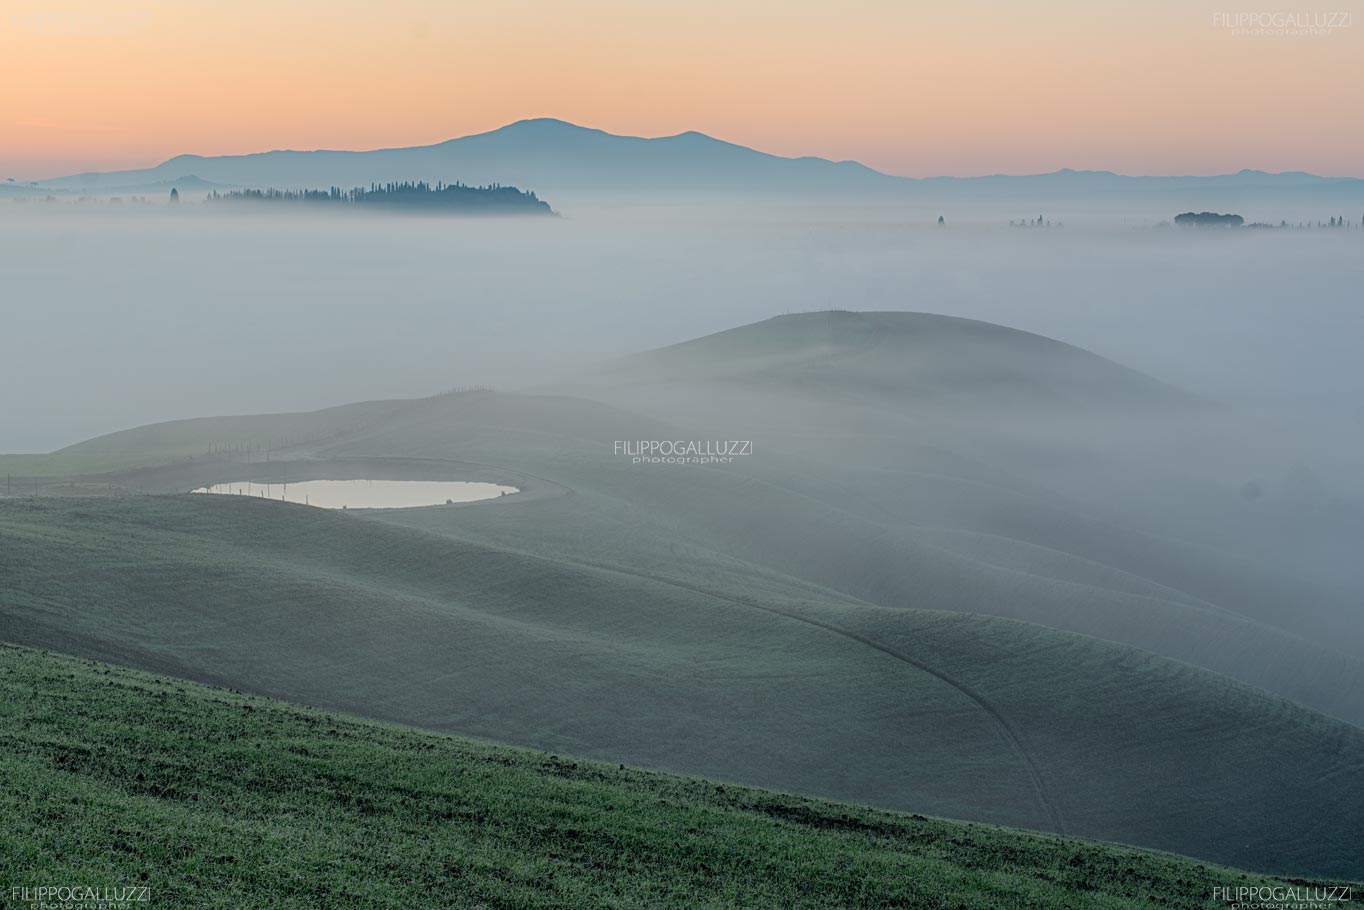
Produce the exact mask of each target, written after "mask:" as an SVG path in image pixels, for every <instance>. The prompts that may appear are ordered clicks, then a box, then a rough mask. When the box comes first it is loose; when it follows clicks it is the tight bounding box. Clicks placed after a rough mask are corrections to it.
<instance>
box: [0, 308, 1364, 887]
mask: <svg viewBox="0 0 1364 910" xmlns="http://www.w3.org/2000/svg"><path fill="white" fill-rule="evenodd" d="M643 360H644V361H645V362H646V363H650V364H653V366H652V367H651V369H656V372H655V373H654V374H653V375H652V377H651V376H650V375H649V374H648V372H647V371H645V372H643V373H639V372H637V373H634V374H630V375H629V376H627V378H626V379H625V380H622V381H621V384H619V385H616V386H611V385H610V383H609V382H608V383H606V384H604V385H600V386H599V387H598V391H599V392H600V393H601V394H602V397H603V399H604V400H603V401H590V400H586V399H583V398H576V397H566V396H562V395H526V394H522V395H507V394H495V393H488V392H474V393H461V394H452V395H444V396H437V397H433V398H428V399H421V400H414V401H392V402H376V403H370V404H361V405H356V406H353V407H349V408H340V409H332V410H330V411H324V412H317V413H316V414H311V415H277V416H263V417H243V418H224V419H213V420H204V421H181V422H177V423H174V424H166V425H160V426H153V427H146V428H141V429H138V430H131V431H128V432H126V433H122V434H115V435H114V436H111V437H105V438H103V439H100V440H93V441H91V442H90V443H88V444H84V445H81V446H78V447H74V448H73V450H71V451H69V452H67V453H63V454H60V455H57V456H54V457H55V458H58V459H63V458H77V459H97V460H104V462H105V464H106V468H105V470H106V471H110V470H112V468H111V467H108V466H109V465H113V464H116V463H120V464H122V465H123V466H124V468H125V470H122V471H120V472H118V473H104V474H99V475H95V476H93V477H69V478H63V477H57V478H53V479H52V480H51V482H50V484H49V486H48V487H46V488H44V489H46V490H47V492H49V493H51V494H54V495H51V496H47V497H43V498H32V499H28V498H15V499H9V500H5V499H0V639H8V640H10V641H16V642H20V643H25V644H31V645H35V646H42V647H50V648H54V649H59V650H65V651H69V652H72V653H77V654H81V655H84V656H89V657H95V658H100V659H107V660H111V661H115V662H119V663H124V664H127V665H131V666H137V667H140V668H144V669H150V670H153V671H157V672H166V673H171V674H175V675H179V676H185V677H190V678H194V679H198V680H202V681H208V682H215V683H221V684H225V685H230V686H233V687H235V688H240V689H245V690H249V691H253V692H257V693H260V694H266V695H272V696H277V697H283V698H287V699H290V700H294V701H299V702H303V703H307V704H312V705H315V706H320V707H326V708H336V709H341V710H345V711H348V712H354V713H360V714H365V715H367V716H371V717H375V718H379V719H384V720H390V721H396V722H402V723H408V724H412V725H416V726H421V727H424V728H428V729H435V730H442V731H448V732H459V733H468V734H473V735H478V736H485V737H489V738H492V739H496V740H499V741H504V742H511V743H517V744H521V745H529V746H535V747H539V748H545V749H550V750H555V751H561V752H565V753H569V754H576V755H583V756H587V757H594V758H600V759H607V760H616V761H627V762H630V763H635V764H639V765H644V766H649V767H653V768H657V769H666V770H677V771H684V772H687V773H696V774H701V775H703V776H713V777H720V778H726V779H730V780H735V781H741V782H745V783H749V784H754V785H762V786H773V787H777V788H780V789H787V790H793V791H799V792H804V793H808V794H816V795H819V796H823V797H829V798H836V799H845V800H850V801H856V802H864V803H869V804H874V805H880V806H883V807H888V808H898V809H907V810H912V811H920V812H925V813H930V814H935V815H944V816H952V817H960V818H969V819H973V820H978V821H986V822H993V823H1001V824H1009V825H1015V826H1020V827H1031V828H1039V829H1047V830H1052V831H1057V832H1064V833H1068V834H1077V835H1083V836H1087V837H1095V838H1100V839H1107V840H1117V841H1123V842H1129V843H1139V844H1141V845H1143V846H1150V847H1157V848H1160V849H1168V850H1172V851H1176V852H1181V853H1186V854H1190V855H1198V856H1202V857H1206V858H1209V859H1215V860H1217V861H1220V862H1226V863H1229V864H1233V865H1240V866H1243V867H1247V868H1256V869H1262V870H1267V871H1273V872H1282V873H1303V872H1313V873H1315V874H1339V875H1351V876H1359V875H1364V867H1361V862H1364V860H1361V856H1360V853H1359V850H1358V840H1359V838H1358V826H1357V823H1356V822H1355V821H1354V819H1357V818H1358V817H1359V816H1360V815H1364V805H1362V804H1361V802H1360V801H1361V800H1364V773H1362V772H1361V769H1362V768H1364V742H1361V738H1362V737H1364V730H1361V727H1360V724H1361V723H1364V662H1361V660H1360V658H1359V654H1360V653H1361V650H1360V649H1361V647H1364V640H1361V639H1359V638H1358V636H1359V635H1361V634H1364V632H1361V628H1364V627H1361V626H1360V625H1359V623H1358V621H1357V615H1358V603H1359V599H1358V597H1355V596H1354V592H1353V589H1352V588H1350V586H1349V585H1348V584H1343V583H1341V581H1342V579H1345V578H1346V577H1347V575H1348V572H1345V571H1341V572H1339V573H1337V575H1336V576H1335V577H1334V578H1331V579H1322V578H1318V577H1317V576H1316V575H1315V573H1312V572H1305V571H1301V569H1300V567H1298V566H1297V565H1296V564H1295V563H1294V560H1293V558H1292V557H1293V552H1294V548H1296V549H1297V550H1299V551H1305V550H1311V549H1312V539H1311V538H1310V537H1306V536H1305V537H1303V538H1302V539H1301V540H1296V541H1290V540H1287V539H1286V537H1293V536H1294V534H1295V533H1296V529H1298V528H1301V527H1316V528H1319V529H1320V528H1321V527H1323V526H1321V525H1320V524H1319V523H1318V524H1315V525H1314V524H1312V521H1314V520H1315V519H1313V518H1312V516H1311V515H1306V516H1304V522H1303V523H1301V524H1293V523H1287V524H1284V523H1282V522H1280V520H1279V519H1280V517H1281V516H1282V515H1283V514H1285V513H1284V512H1283V511H1282V510H1279V511H1263V510H1259V508H1258V501H1256V502H1252V501H1250V500H1247V499H1245V498H1243V497H1242V496H1241V495H1240V494H1239V493H1238V492H1237V487H1236V486H1235V484H1236V483H1237V480H1236V479H1235V478H1237V474H1236V470H1237V469H1236V467H1235V465H1234V463H1233V462H1231V461H1223V460H1215V461H1214V462H1213V463H1212V470H1211V472H1209V470H1208V465H1207V464H1200V463H1195V462H1196V459H1191V460H1189V461H1188V463H1187V464H1185V463H1182V462H1179V459H1178V458H1176V459H1175V460H1174V461H1170V460H1169V459H1170V458H1171V457H1173V456H1171V454H1170V452H1171V449H1172V448H1173V449H1181V448H1184V447H1186V445H1188V440H1189V439H1190V438H1191V437H1189V436H1188V435H1187V433H1185V432H1184V431H1186V430H1188V429H1189V427H1190V425H1191V424H1190V422H1188V421H1185V422H1183V423H1164V422H1162V421H1164V420H1165V419H1166V418H1165V416H1164V415H1165V414H1166V413H1167V411H1170V410H1173V411H1178V412H1179V413H1181V414H1184V415H1186V416H1187V413H1188V410H1189V409H1188V408H1187V406H1186V404H1187V403H1186V402H1183V401H1182V400H1179V399H1178V396H1175V400H1171V399H1170V396H1168V395H1167V394H1166V393H1165V391H1164V390H1163V387H1159V386H1158V384H1157V385H1156V386H1152V385H1151V384H1150V383H1149V382H1148V381H1147V380H1145V379H1143V378H1141V377H1137V376H1136V374H1132V373H1131V372H1130V371H1125V370H1123V369H1122V368H1119V367H1116V366H1115V365H1113V364H1111V363H1109V362H1107V361H1104V360H1102V359H1100V358H1097V357H1093V356H1091V355H1087V354H1084V353H1083V352H1079V351H1076V350H1075V349H1073V348H1069V347H1067V346H1065V345H1060V344H1058V343H1056V342H1051V341H1048V340H1046V339H1040V338H1037V337H1036V336H1030V335H1026V334H1024V333H1018V332H1011V331H1010V330H1007V329H1002V328H999V327H991V326H982V325H980V324H978V323H971V322H969V321H963V320H946V321H944V320H938V319H936V318H935V317H923V316H916V315H914V314H848V313H834V314H827V313H826V314H809V315H807V316H801V317H788V318H783V319H779V320H772V321H769V322H767V323H762V324H760V325H758V326H751V327H747V328H745V329H743V330H739V331H736V332H733V333H725V334H724V335H722V336H717V337H716V338H712V339H703V340H701V341H699V342H697V343H695V344H694V345H682V346H679V347H677V348H673V349H669V350H668V351H665V352H663V353H661V354H659V355H657V357H655V358H652V359H651V358H649V357H646V358H644V359H643ZM1029 377H1031V379H1030V378H1029ZM1034 380H1035V381H1034ZM897 383H898V385H897ZM721 386H723V388H724V392H723V393H722V392H720V391H717V389H719V388H720V387H721ZM939 393H942V394H945V395H947V397H948V399H950V402H949V401H947V399H943V398H941V397H940V395H939ZM630 395H634V396H636V398H637V399H638V403H639V407H640V408H641V412H632V411H630V410H627V409H625V408H623V407H622V406H621V400H617V399H623V398H626V397H629V396H630ZM1081 399H1083V400H1084V401H1088V402H1089V403H1090V404H1096V405H1098V407H1097V409H1084V408H1081V409H1079V410H1078V411H1076V412H1075V413H1071V411H1070V410H1069V408H1070V405H1072V404H1074V403H1075V402H1076V401H1079V400H1081ZM612 401H614V402H615V403H610V402H612ZM945 402H946V404H945ZM1137 411H1141V412H1142V414H1143V415H1144V416H1143V417H1142V418H1141V419H1140V420H1138V419H1136V418H1135V417H1134V416H1133V415H1134V414H1136V413H1137ZM1199 413H1200V415H1202V416H1206V410H1205V411H1200V412H1199ZM1202 416H1200V418H1199V420H1202ZM693 419H694V422H693ZM1181 419H1183V418H1181ZM1197 422H1198V421H1193V423H1197ZM1176 429H1178V430H1179V432H1174V431H1175V430H1176ZM1148 437H1149V438H1148ZM692 438H701V439H716V438H752V439H753V440H754V442H755V449H754V454H753V455H752V456H751V457H746V458H741V459H740V460H739V461H738V462H737V463H735V464H730V465H712V466H707V467H695V468H693V467H677V466H648V465H644V466H641V465H634V464H632V463H631V461H630V459H629V458H627V457H622V456H620V455H617V454H616V453H615V452H614V451H613V441H614V440H634V439H692ZM1152 440H1154V441H1152ZM1165 440H1169V441H1170V442H1168V443H1167V442H1165ZM262 451H264V452H267V453H268V456H267V457H268V459H269V460H268V461H262V460H261V453H262ZM1156 451H1158V452H1159V456H1160V457H1159V458H1154V457H1152V458H1148V457H1147V456H1148V455H1149V454H1150V453H1151V452H1156ZM1138 455H1140V457H1138ZM135 466H140V467H135ZM1176 469H1178V470H1176ZM333 475H334V476H345V477H361V476H371V477H384V478H388V479H395V478H401V477H413V478H416V477H421V478H423V479H454V480H459V479H466V480H470V479H479V480H490V481H495V482H506V483H511V484H512V485H514V486H517V487H519V488H520V489H522V490H523V491H525V492H523V493H522V494H519V495H517V496H512V497H507V498H506V499H505V500H502V501H498V502H495V503H485V504H474V505H471V506H468V507H458V508H432V509H410V510H398V511H388V512H384V511H380V512H375V513H369V514H360V513H357V512H352V513H350V514H347V515H339V514H328V513H323V512H319V511H317V510H310V509H305V508H301V507H291V506H287V505H282V504H280V503H271V502H259V501H251V500H245V501H242V500H223V499H216V500H209V499H207V498H204V497H188V496H167V497H145V496H128V497H126V498H118V497H117V496H111V497H107V498H106V499H105V500H104V501H99V500H96V499H90V498H81V495H82V494H88V493H94V492H100V491H103V492H105V493H106V494H107V493H110V492H113V493H117V492H118V491H124V492H125V493H132V492H139V491H147V492H165V493H176V492H183V491H185V490H188V489H191V488H193V487H196V486H199V485H202V484H204V483H210V482H219V481H230V480H249V479H256V480H266V479H269V480H271V481H272V482H279V481H280V480H282V479H286V478H287V479H292V480H297V479H301V478H302V477H304V476H307V477H313V478H317V477H328V476H333ZM1058 478H1059V479H1058ZM1227 478H1232V480H1231V483H1232V486H1231V487H1230V489H1228V482H1227ZM1093 490H1098V491H1099V493H1098V494H1096V495H1095V496H1089V495H1087V494H1086V491H1093ZM18 492H21V493H26V492H27V488H26V487H23V486H21V487H20V489H19V491H18ZM56 494H60V495H56ZM1265 498H1266V499H1268V498H1271V497H1270V494H1268V493H1266V495H1265ZM1339 514H1342V515H1346V516H1348V514H1349V513H1348V510H1345V511H1342V512H1340V513H1339ZM1191 516H1192V518H1191V520H1190V523H1187V524H1185V523H1183V522H1184V519H1186V518H1190V517H1191ZM1281 524H1282V527H1280V525H1281ZM1266 527H1268V529H1269V534H1268V536H1263V537H1259V538H1257V537H1255V536H1254V535H1255V534H1258V533H1259V531H1262V530H1264V529H1265V528H1266ZM1342 527H1346V526H1344V525H1342ZM1285 528H1287V529H1288V531H1285V530H1284V529H1285ZM1229 529H1230V530H1229ZM1243 529H1244V533H1243V532H1242V531H1243ZM1257 529H1258V530H1257ZM1289 532H1293V533H1289ZM1323 533H1324V532H1323ZM1349 533H1351V532H1349V530H1348V527H1346V530H1345V531H1343V532H1342V533H1340V534H1338V535H1337V538H1338V539H1336V540H1334V541H1333V545H1334V546H1335V547H1337V548H1338V549H1339V548H1341V547H1342V546H1343V545H1344V544H1345V543H1346V542H1348V540H1349ZM1228 534H1230V536H1228ZM1275 534H1277V535H1279V536H1278V537H1275V536H1274V535H1275ZM1285 535H1286V536H1285ZM1318 712H1320V713H1318Z"/></svg>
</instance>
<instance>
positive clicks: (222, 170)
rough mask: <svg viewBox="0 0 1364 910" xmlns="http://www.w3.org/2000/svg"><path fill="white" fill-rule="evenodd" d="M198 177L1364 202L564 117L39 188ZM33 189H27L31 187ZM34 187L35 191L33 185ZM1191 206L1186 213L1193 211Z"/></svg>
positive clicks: (175, 161) (1292, 184) (1226, 182)
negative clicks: (852, 154)
mask: <svg viewBox="0 0 1364 910" xmlns="http://www.w3.org/2000/svg"><path fill="white" fill-rule="evenodd" d="M184 179H194V180H198V181H207V182H211V183H214V184H219V185H226V186H244V187H260V186H265V185H270V186H276V187H280V188H291V189H301V188H326V187H330V186H334V185H335V186H359V185H365V184H368V183H371V182H379V183H382V182H387V181H404V180H414V181H415V180H427V181H446V182H453V181H461V182H464V183H469V184H475V185H477V184H504V185H512V186H517V187H519V188H521V189H526V190H535V191H537V192H539V193H541V194H542V195H546V196H549V195H550V194H555V193H562V192H570V193H574V192H590V193H594V194H628V195H634V194H640V193H649V194H655V195H657V194H663V193H668V192H687V193H696V192H714V193H720V194H733V193H737V192H742V193H762V194H772V193H776V194H785V195H830V194H835V195H841V194H848V195H860V196H866V195H872V196H876V195H884V196H892V197H894V196H906V197H911V198H912V197H921V198H932V199H937V198H944V199H953V198H960V199H973V198H1038V197H1041V198H1074V199H1085V198H1090V197H1092V196H1093V195H1095V194H1101V195H1107V196H1113V197H1127V196H1131V197H1139V198H1143V199H1157V198H1160V199H1163V198H1167V197H1168V198H1169V199H1171V200H1180V201H1181V202H1182V203H1185V207H1188V206H1194V205H1206V206H1209V207H1210V206H1212V205H1215V204H1216V205H1224V206H1225V205H1227V204H1229V203H1236V202H1238V201H1240V200H1242V199H1247V198H1250V197H1254V196H1266V197H1267V198H1269V199H1271V200H1272V199H1276V198H1283V197H1292V198H1300V199H1306V200H1311V201H1318V200H1320V201H1325V200H1332V201H1339V202H1341V203H1342V204H1345V203H1351V202H1352V201H1354V200H1364V179H1359V178H1352V177H1339V178H1336V177H1319V176H1316V175H1313V174H1307V173H1303V172H1300V171H1294V172H1285V173H1280V174H1270V173H1265V172H1262V171H1251V170H1242V171H1239V172H1237V173H1235V174H1222V175H1217V176H1210V177H1198V176H1155V177H1131V176H1125V175H1120V174H1115V173H1112V172H1110V171H1075V170H1070V169H1068V168H1067V169H1062V170H1059V171H1055V172H1053V173H1048V174H1030V175H1022V176H1014V175H1006V174H995V175H988V176H980V177H930V178H911V177H897V176H893V175H890V174H885V173H882V172H880V171H877V170H874V169H872V168H870V167H867V166H866V165H863V164H860V163H858V162H856V161H831V160H828V159H825V158H817V157H798V158H787V157H781V156H778V155H772V154H768V153H766V152H761V151H757V150H755V149H751V148H748V147H745V146H742V145H737V144H735V143H731V142H725V141H723V140H720V139H716V138H714V137H711V136H707V135H705V134H703V133H699V132H695V131H688V132H683V133H678V134H676V135H673V136H663V137H658V138H643V137H638V136H622V135H615V134H612V133H608V132H605V131H603V130H599V129H590V128H587V127H582V126H577V125H575V124H572V123H568V122H565V121H563V120H555V119H551V118H540V119H532V120H520V121H517V122H515V123H512V124H509V125H507V126H504V127H501V128H500V129H496V130H492V131H490V132H485V133H477V134H474V135H469V136H463V137H459V138H455V139H449V140H447V141H445V142H440V143H436V144H434V145H427V146H413V147H408V148H389V149H375V150H372V151H337V150H326V149H321V150H315V151H293V150H276V151H268V152H257V153H253V154H247V155H221V156H211V157H206V156H201V155H177V156H176V157H174V158H171V159H169V160H167V161H165V162H163V163H161V164H159V165H157V166H156V167H152V168H147V169H143V170H129V171H111V172H103V173H99V172H89V173H82V174H73V175H70V176H65V177H57V178H53V179H49V180H42V181H38V185H37V190H38V191H41V192H50V191H61V192H107V191H109V190H110V189H112V188H115V187H118V188H126V187H134V186H147V185H165V184H167V182H173V181H177V180H184ZM19 186H22V185H19ZM25 189H27V190H28V191H29V192H32V191H33V190H34V188H33V187H26V188H25ZM1181 210H1182V209H1181Z"/></svg>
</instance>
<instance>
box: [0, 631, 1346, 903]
mask: <svg viewBox="0 0 1364 910" xmlns="http://www.w3.org/2000/svg"><path fill="white" fill-rule="evenodd" d="M0 719H3V723H4V727H5V731H6V748H5V749H4V750H3V752H0V811H2V812H3V817H4V818H5V824H4V825H3V826H0V868H2V869H4V871H5V874H6V875H5V886H6V887H5V891H4V893H3V894H0V906H5V901H6V899H7V898H9V897H10V893H11V892H10V888H11V887H37V886H39V885H48V884H53V883H62V884H78V885H89V886H94V887H103V886H112V887H118V886H123V885H140V886H146V887H147V888H149V889H150V904H149V905H150V906H156V907H183V908H238V907H244V906H250V907H253V908H261V910H265V908H276V910H283V908H300V910H302V908H312V907H318V906H347V907H356V908H386V907H391V908H398V907H410V906H413V905H414V904H416V905H420V906H423V907H460V908H472V907H486V908H506V910H529V908H566V907H574V908H577V907H619V908H630V907H640V908H643V907H648V908H668V907H676V908H686V910H695V908H705V907H716V908H719V907H754V908H770V907H787V908H811V910H815V908H818V910H827V908H832V907H849V908H851V907H858V908H891V907H904V908H910V907H928V906H931V907H943V908H978V907H998V908H1013V907H1018V908H1022V907H1049V908H1096V910H1097V908H1112V910H1117V908H1202V907H1217V906H1224V903H1223V902H1220V901H1217V900H1214V899H1213V888H1215V887H1233V888H1234V887H1257V886H1258V887H1275V886H1278V887H1284V886H1286V885H1287V884H1289V883H1284V882H1273V881H1271V880H1268V879H1265V878H1262V877H1259V876H1253V875H1247V874H1245V873H1242V872H1237V871H1233V870H1230V869H1225V868H1219V867H1215V866H1209V865H1206V864H1203V863H1198V862H1195V861H1192V860H1188V859H1184V858H1181V857H1176V856H1172V855H1166V854H1159V853H1149V852H1143V851H1137V850H1132V849H1127V848H1122V847H1116V846H1110V845H1106V844H1098V843H1092V842H1085V841H1079V840H1072V839H1066V838H1060V837H1054V836H1048V835H1035V834H1028V833H1024V832H1019V831H1012V830H1007V829H999V828H992V827H986V826H982V825H973V824H964V823H960V822H950V821H942V820H938V819H932V818H925V817H923V816H919V815H904V814H897V813H891V812H883V811H877V810H872V809H867V808H862V807H857V806H852V805H848V804H840V803H830V802H822V801H816V800H809V799H802V798H799V797H794V796H790V795H785V794H781V793H776V792H772V791H767V790H754V789H748V788H744V787H736V786H733V785H729V784H721V783H717V782H714V781H706V780H699V779H695V778H685V777H675V776H670V775H664V774H656V773H649V772H643V771H635V770H629V769H626V768H625V767H624V766H617V765H605V764H598V763H594V762H588V761H582V760H577V759H572V758H566V757H560V756H554V755H546V754H543V753H536V752H529V751H523V750H517V749H510V748H505V747H499V746H492V745H486V744H483V743H479V742H474V741H470V740H463V739H453V738H448V737H443V736H437V735H432V734H425V733H418V732H415V731H412V730H408V729H403V728H399V727H392V726H384V725H379V724H374V723H369V722H364V721H360V720H356V719H353V718H349V717H344V716H340V715H336V714H328V713H324V712H321V711H316V710H310V709H304V708H297V707H293V706H289V705H285V704H281V703H276V702H271V701H268V700H265V699H260V698H253V697H248V696H242V695H237V694H233V693H230V692H227V691H224V690H221V689H211V688H206V687H203V686H199V685H195V684H192V683H186V682H181V681H176V680H171V679H167V678H164V677H157V676H151V675H147V674H143V673H138V672H132V671H128V670H124V669H120V668H116V667H111V666H107V665H103V664H98V663H92V662H88V661H82V660H76V659H72V658H67V657H59V656H55V655H52V654H48V653H43V652H37V651H32V650H28V649H23V648H16V647H12V646H3V647H0ZM1308 884H1309V883H1307V882H1297V883H1296V885H1297V886H1298V887H1303V886H1305V885H1308ZM1355 893H1358V889H1357V888H1356V890H1355ZM1338 906H1340V907H1341V908H1342V910H1345V908H1350V907H1357V906H1360V905H1359V904H1358V903H1348V902H1347V903H1341V904H1339V905H1338Z"/></svg>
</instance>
